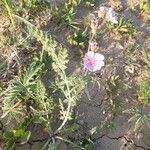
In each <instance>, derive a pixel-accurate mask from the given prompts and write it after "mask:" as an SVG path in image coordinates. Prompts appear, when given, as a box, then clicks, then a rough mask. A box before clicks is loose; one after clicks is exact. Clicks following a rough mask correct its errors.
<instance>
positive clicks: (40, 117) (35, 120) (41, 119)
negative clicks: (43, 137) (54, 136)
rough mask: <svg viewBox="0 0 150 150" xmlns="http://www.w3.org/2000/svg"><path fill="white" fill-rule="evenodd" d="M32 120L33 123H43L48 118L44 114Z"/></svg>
mask: <svg viewBox="0 0 150 150" xmlns="http://www.w3.org/2000/svg"><path fill="white" fill-rule="evenodd" d="M32 121H33V123H37V124H41V123H43V122H45V121H46V120H45V118H44V117H42V116H35V117H34V118H33V120H32Z"/></svg>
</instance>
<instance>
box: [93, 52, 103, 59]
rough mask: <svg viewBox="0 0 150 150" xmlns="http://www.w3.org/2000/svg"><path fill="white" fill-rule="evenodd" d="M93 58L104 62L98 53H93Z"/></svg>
mask: <svg viewBox="0 0 150 150" xmlns="http://www.w3.org/2000/svg"><path fill="white" fill-rule="evenodd" d="M94 58H95V60H104V56H103V55H102V54H99V53H95V55H94Z"/></svg>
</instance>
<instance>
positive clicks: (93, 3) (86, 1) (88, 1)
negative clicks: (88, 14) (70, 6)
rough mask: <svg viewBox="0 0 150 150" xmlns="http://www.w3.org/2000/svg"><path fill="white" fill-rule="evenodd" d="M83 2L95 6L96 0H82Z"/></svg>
mask: <svg viewBox="0 0 150 150" xmlns="http://www.w3.org/2000/svg"><path fill="white" fill-rule="evenodd" d="M82 4H83V5H84V6H86V7H93V6H95V0H82Z"/></svg>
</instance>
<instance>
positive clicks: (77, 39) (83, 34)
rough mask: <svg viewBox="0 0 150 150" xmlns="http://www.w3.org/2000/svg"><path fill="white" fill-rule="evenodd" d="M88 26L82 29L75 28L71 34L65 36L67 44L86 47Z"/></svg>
mask: <svg viewBox="0 0 150 150" xmlns="http://www.w3.org/2000/svg"><path fill="white" fill-rule="evenodd" d="M87 34H88V28H86V29H85V30H84V31H81V30H76V31H75V32H74V33H73V34H71V35H69V36H68V37H67V41H68V42H69V44H71V45H73V46H80V47H81V48H86V45H88V35H87Z"/></svg>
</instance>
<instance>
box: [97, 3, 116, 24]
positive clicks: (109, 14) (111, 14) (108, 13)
mask: <svg viewBox="0 0 150 150" xmlns="http://www.w3.org/2000/svg"><path fill="white" fill-rule="evenodd" d="M98 16H99V18H104V17H106V20H107V21H111V22H112V23H114V24H118V17H117V14H116V12H115V11H114V9H113V8H111V7H104V6H102V7H100V8H99V11H98Z"/></svg>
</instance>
